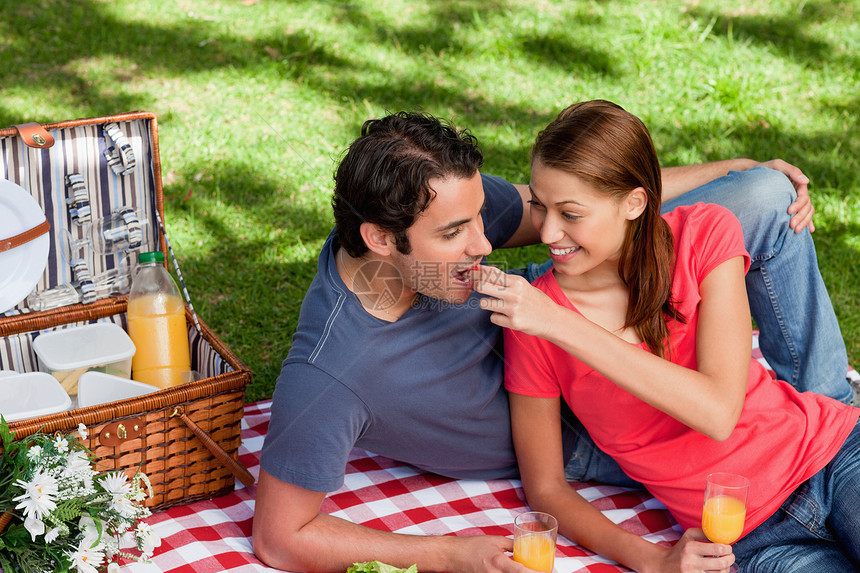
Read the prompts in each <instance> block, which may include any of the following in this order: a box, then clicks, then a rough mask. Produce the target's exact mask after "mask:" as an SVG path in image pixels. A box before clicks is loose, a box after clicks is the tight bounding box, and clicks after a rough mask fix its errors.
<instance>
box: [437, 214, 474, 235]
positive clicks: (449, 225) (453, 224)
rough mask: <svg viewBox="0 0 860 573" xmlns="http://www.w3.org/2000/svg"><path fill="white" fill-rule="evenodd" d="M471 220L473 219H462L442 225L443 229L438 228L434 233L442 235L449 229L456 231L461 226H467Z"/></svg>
mask: <svg viewBox="0 0 860 573" xmlns="http://www.w3.org/2000/svg"><path fill="white" fill-rule="evenodd" d="M471 220H472V219H471V217H470V218H469V219H460V220H458V221H451V222H450V223H447V224H445V225H442V226H441V227H436V228H435V229H433V231H434V232H437V233H440V232H442V231H448V230H449V229H455V228H457V227H459V226H460V225H465V224H466V223H468V222H469V221H471Z"/></svg>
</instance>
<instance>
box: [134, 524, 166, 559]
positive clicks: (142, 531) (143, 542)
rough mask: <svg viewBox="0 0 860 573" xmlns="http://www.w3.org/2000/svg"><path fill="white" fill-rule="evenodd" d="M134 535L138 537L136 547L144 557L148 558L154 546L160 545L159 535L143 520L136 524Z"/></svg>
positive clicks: (154, 548)
mask: <svg viewBox="0 0 860 573" xmlns="http://www.w3.org/2000/svg"><path fill="white" fill-rule="evenodd" d="M135 535H136V536H137V539H138V548H139V549H140V551H141V553H142V554H143V558H144V559H149V558H150V557H152V554H153V553H155V550H156V548H158V547H161V537H159V535H158V534H157V533H156V532H155V531H153V530H152V527H151V526H150V525H149V524H148V523H145V522H143V521H141V522H140V523H138V524H137V528H136V529H135Z"/></svg>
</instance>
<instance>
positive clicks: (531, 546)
mask: <svg viewBox="0 0 860 573" xmlns="http://www.w3.org/2000/svg"><path fill="white" fill-rule="evenodd" d="M557 535H558V521H557V520H556V518H554V517H553V516H551V515H550V514H548V513H543V512H540V511H527V512H525V513H521V514H519V515H518V516H517V517H516V518H515V519H514V561H516V562H517V563H522V564H523V565H525V566H526V567H528V568H529V569H533V570H534V571H541V572H543V573H552V567H553V563H554V562H555V541H556V537H557Z"/></svg>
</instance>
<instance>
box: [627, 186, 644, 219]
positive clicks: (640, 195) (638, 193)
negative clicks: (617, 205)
mask: <svg viewBox="0 0 860 573" xmlns="http://www.w3.org/2000/svg"><path fill="white" fill-rule="evenodd" d="M647 206H648V194H647V193H646V192H645V189H644V188H643V187H637V188H636V189H634V190H633V191H631V192H630V193H628V194H627V197H626V198H625V199H624V207H625V210H626V212H625V216H626V218H627V220H629V221H633V220H635V219H638V218H639V215H641V214H642V213H643V212H644V211H645V207H647Z"/></svg>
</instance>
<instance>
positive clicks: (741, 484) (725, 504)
mask: <svg viewBox="0 0 860 573" xmlns="http://www.w3.org/2000/svg"><path fill="white" fill-rule="evenodd" d="M749 489H750V482H749V480H748V479H747V478H745V477H744V476H741V475H737V474H730V473H723V472H718V473H712V474H710V475H709V476H708V477H707V478H706V479H705V504H704V507H703V508H702V530H704V532H705V536H706V537H707V538H708V539H709V540H711V541H712V542H713V543H725V544H727V545H731V544H732V543H734V542H735V541H737V540H738V539H739V538H740V536H741V533H743V530H744V519H746V513H747V495H748V494H749ZM731 570H732V571H737V570H738V569H737V566H735V565H732V569H731Z"/></svg>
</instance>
